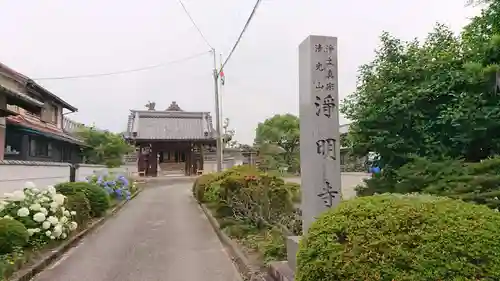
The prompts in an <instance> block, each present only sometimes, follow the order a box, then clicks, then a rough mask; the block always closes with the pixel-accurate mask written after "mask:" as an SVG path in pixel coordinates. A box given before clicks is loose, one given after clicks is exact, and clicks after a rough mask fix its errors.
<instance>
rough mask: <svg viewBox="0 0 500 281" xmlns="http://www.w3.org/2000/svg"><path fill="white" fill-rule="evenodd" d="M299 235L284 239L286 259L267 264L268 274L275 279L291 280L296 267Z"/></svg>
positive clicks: (277, 280) (280, 280) (281, 280)
mask: <svg viewBox="0 0 500 281" xmlns="http://www.w3.org/2000/svg"><path fill="white" fill-rule="evenodd" d="M299 241H300V236H288V237H287V239H286V257H287V260H286V261H278V262H272V263H270V264H269V275H270V276H271V277H272V278H273V279H274V280H276V281H293V280H294V279H295V268H296V267H297V251H298V249H299Z"/></svg>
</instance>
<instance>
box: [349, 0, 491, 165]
mask: <svg viewBox="0 0 500 281" xmlns="http://www.w3.org/2000/svg"><path fill="white" fill-rule="evenodd" d="M492 6H494V5H490V6H489V7H492ZM497 12H499V11H498V10H497ZM483 15H484V13H483ZM483 21H484V22H491V19H490V20H487V19H484V18H476V19H474V20H473V22H472V23H471V24H470V25H469V26H468V27H466V28H465V30H464V32H463V38H461V37H457V36H455V35H454V34H453V32H452V31H451V30H449V29H448V28H447V27H445V26H443V25H437V26H436V28H435V29H434V31H433V32H431V33H430V34H429V35H428V37H427V38H426V39H425V40H424V42H422V43H420V42H418V41H417V40H414V41H411V42H402V41H401V40H399V39H397V38H394V37H393V36H391V35H390V34H388V33H384V34H382V36H381V47H380V48H379V49H378V50H377V53H376V57H375V59H374V61H373V62H371V63H369V64H367V65H364V66H362V67H361V69H360V76H359V81H358V87H357V89H356V91H355V92H354V93H353V94H351V95H350V96H349V97H348V98H347V99H346V101H345V102H344V105H343V107H342V112H343V113H344V114H345V115H346V117H347V118H349V119H351V120H354V121H353V123H352V124H351V127H350V132H349V136H348V138H349V143H350V144H351V147H352V149H353V152H354V153H355V154H357V155H366V154H367V153H368V152H369V151H372V152H377V153H379V155H380V157H381V162H382V165H385V166H391V167H393V168H398V167H400V166H402V165H404V164H405V163H406V162H408V160H409V157H410V155H418V156H423V157H427V158H430V159H442V158H444V157H450V158H464V159H465V160H466V161H469V162H476V161H479V160H481V159H484V158H487V157H488V156H490V155H495V154H498V153H499V152H500V98H498V94H497V91H496V89H495V74H496V73H497V70H498V65H497V63H499V62H500V60H499V58H500V56H499V54H500V53H499V52H500V40H497V39H496V37H494V36H492V35H491V34H487V33H488V32H489V31H484V30H480V29H481V28H480V27H476V26H481V25H484V24H483V23H482V22H483ZM498 27H500V25H499V26H498ZM476 32H481V33H482V35H481V34H476ZM474 38H482V41H479V40H478V41H474Z"/></svg>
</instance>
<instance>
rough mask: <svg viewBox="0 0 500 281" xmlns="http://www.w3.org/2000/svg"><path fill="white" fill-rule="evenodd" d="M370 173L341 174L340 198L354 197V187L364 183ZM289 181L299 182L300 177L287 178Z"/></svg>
mask: <svg viewBox="0 0 500 281" xmlns="http://www.w3.org/2000/svg"><path fill="white" fill-rule="evenodd" d="M370 177H371V175H370V174H368V173H358V172H346V173H342V174H341V181H342V198H344V199H350V198H353V197H356V191H355V190H354V188H355V187H356V186H357V185H360V184H364V182H363V180H364V179H368V178H370ZM287 180H288V181H290V182H295V183H299V184H300V178H299V177H296V178H287Z"/></svg>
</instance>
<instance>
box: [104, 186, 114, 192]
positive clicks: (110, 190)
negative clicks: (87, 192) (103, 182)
mask: <svg viewBox="0 0 500 281" xmlns="http://www.w3.org/2000/svg"><path fill="white" fill-rule="evenodd" d="M104 189H105V190H106V191H107V192H108V194H113V192H114V190H113V189H112V188H111V187H109V186H105V187H104Z"/></svg>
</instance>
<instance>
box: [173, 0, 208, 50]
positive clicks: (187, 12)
mask: <svg viewBox="0 0 500 281" xmlns="http://www.w3.org/2000/svg"><path fill="white" fill-rule="evenodd" d="M177 1H178V2H179V4H181V6H182V9H184V12H185V13H186V15H187V16H188V17H189V20H191V23H192V24H193V25H194V27H195V28H196V30H198V33H199V34H200V36H201V38H203V40H204V41H205V43H206V44H207V46H208V47H209V48H210V50H213V49H214V48H213V47H212V45H210V43H209V42H208V40H207V38H206V37H205V35H204V34H203V32H201V29H200V28H199V27H198V25H197V24H196V22H195V21H194V19H193V17H191V14H190V13H189V11H188V9H187V8H186V6H185V5H184V3H182V0H177Z"/></svg>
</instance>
